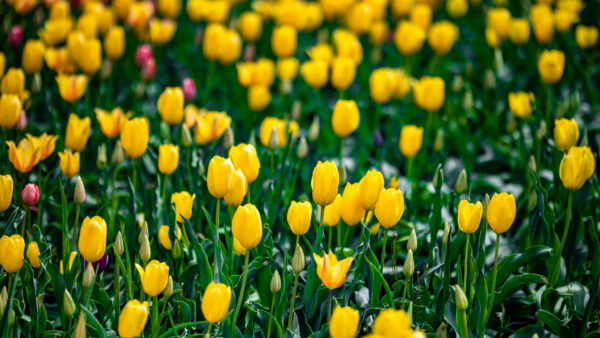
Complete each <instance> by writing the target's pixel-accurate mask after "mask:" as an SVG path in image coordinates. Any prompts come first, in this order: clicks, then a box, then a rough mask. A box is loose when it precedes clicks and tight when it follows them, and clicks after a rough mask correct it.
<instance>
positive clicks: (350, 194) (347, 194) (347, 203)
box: [313, 182, 365, 226]
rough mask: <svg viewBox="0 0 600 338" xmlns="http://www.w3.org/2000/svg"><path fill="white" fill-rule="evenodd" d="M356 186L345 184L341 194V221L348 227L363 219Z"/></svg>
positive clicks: (363, 210) (355, 184)
mask: <svg viewBox="0 0 600 338" xmlns="http://www.w3.org/2000/svg"><path fill="white" fill-rule="evenodd" d="M358 185H359V184H358V183H354V184H351V183H350V182H348V183H346V187H345V188H344V193H343V194H342V207H341V208H340V210H341V215H342V219H343V220H344V222H345V223H346V224H347V225H348V226H353V225H356V224H357V223H358V222H360V221H362V220H363V218H364V217H365V209H363V207H362V205H361V203H360V199H361V196H360V195H359V191H358V188H359V187H358ZM313 191H314V190H313Z"/></svg>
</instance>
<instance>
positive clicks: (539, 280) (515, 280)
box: [494, 273, 548, 305]
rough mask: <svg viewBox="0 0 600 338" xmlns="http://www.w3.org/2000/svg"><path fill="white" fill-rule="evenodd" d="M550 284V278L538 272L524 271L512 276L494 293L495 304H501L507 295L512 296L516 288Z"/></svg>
mask: <svg viewBox="0 0 600 338" xmlns="http://www.w3.org/2000/svg"><path fill="white" fill-rule="evenodd" d="M534 283H535V284H545V285H548V278H546V277H545V276H542V275H539V274H536V273H523V274H520V275H516V276H512V277H510V278H509V279H508V280H507V281H506V282H505V283H504V284H503V285H502V286H500V288H499V289H498V291H496V293H495V295H494V305H498V304H500V303H501V302H502V301H503V300H504V299H505V298H506V297H508V296H510V295H511V294H512V293H513V292H515V290H516V289H518V288H520V287H521V286H523V285H527V284H534Z"/></svg>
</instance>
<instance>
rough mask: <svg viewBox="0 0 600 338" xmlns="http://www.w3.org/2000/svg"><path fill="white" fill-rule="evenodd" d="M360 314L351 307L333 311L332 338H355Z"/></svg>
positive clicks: (330, 330)
mask: <svg viewBox="0 0 600 338" xmlns="http://www.w3.org/2000/svg"><path fill="white" fill-rule="evenodd" d="M359 320H360V314H359V313H358V311H357V310H354V309H353V308H351V307H349V306H345V307H342V306H338V307H336V308H335V309H334V310H333V314H332V315H331V320H330V321H329V334H330V335H331V338H354V337H355V336H356V331H358V322H359Z"/></svg>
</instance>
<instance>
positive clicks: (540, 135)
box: [535, 120, 548, 140]
mask: <svg viewBox="0 0 600 338" xmlns="http://www.w3.org/2000/svg"><path fill="white" fill-rule="evenodd" d="M547 132H548V128H547V127H546V121H544V120H542V122H540V127H539V128H538V130H537V131H536V133H535V136H536V137H537V139H538V140H541V139H543V138H544V136H546V133H547Z"/></svg>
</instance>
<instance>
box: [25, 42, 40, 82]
mask: <svg viewBox="0 0 600 338" xmlns="http://www.w3.org/2000/svg"><path fill="white" fill-rule="evenodd" d="M21 65H22V67H23V70H24V71H25V72H26V73H27V74H35V73H39V72H40V71H41V70H42V67H44V44H43V43H42V41H40V40H29V41H27V43H25V47H24V48H23V57H22V60H21Z"/></svg>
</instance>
